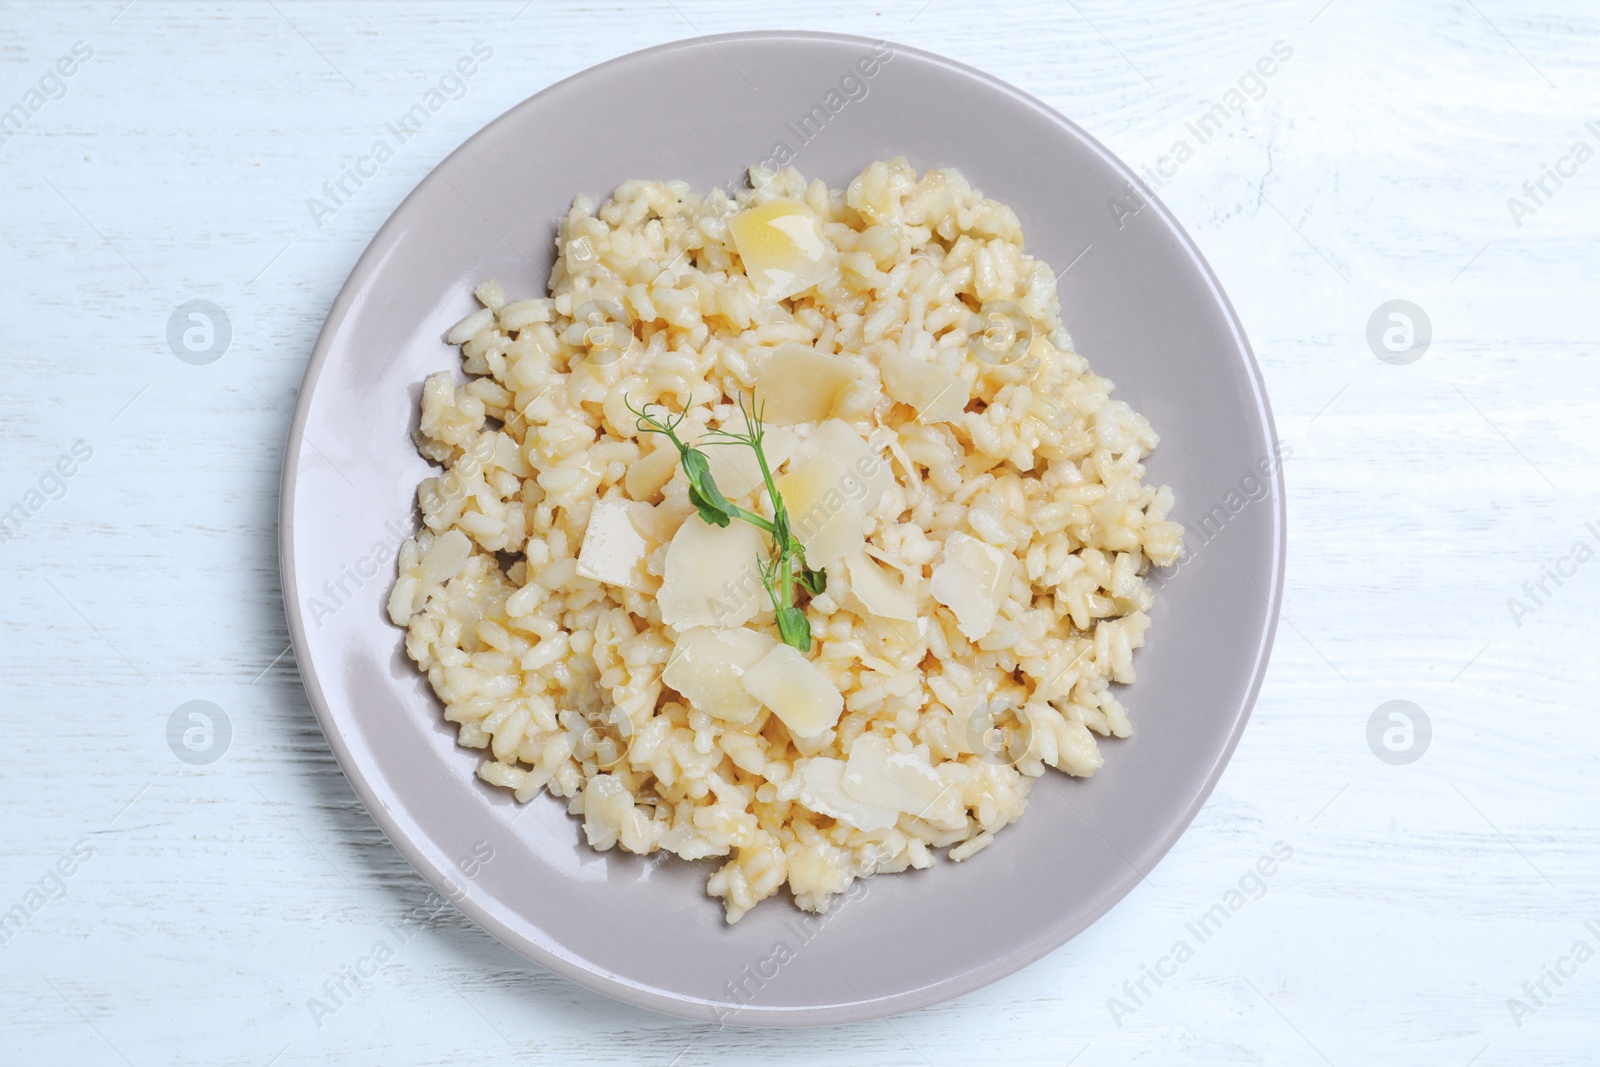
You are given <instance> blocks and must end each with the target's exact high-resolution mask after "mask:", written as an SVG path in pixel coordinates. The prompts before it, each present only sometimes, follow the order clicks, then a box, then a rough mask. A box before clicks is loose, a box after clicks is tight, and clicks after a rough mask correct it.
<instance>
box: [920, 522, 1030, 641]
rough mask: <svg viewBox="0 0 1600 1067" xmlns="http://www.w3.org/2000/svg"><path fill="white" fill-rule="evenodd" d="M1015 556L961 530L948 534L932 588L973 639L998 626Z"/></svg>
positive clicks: (981, 636) (930, 585) (969, 638)
mask: <svg viewBox="0 0 1600 1067" xmlns="http://www.w3.org/2000/svg"><path fill="white" fill-rule="evenodd" d="M1012 562H1013V561H1012V557H1011V556H1009V555H1007V554H1006V553H1004V552H1001V551H1000V550H999V549H998V548H995V547H994V546H993V545H988V544H985V543H983V542H982V541H980V540H978V539H977V538H976V537H973V536H971V535H970V534H964V533H961V532H960V531H957V532H955V533H952V534H951V535H950V536H949V537H947V538H945V542H944V558H943V559H942V560H941V561H940V563H939V565H938V566H937V567H935V568H934V569H933V577H932V579H931V580H930V581H929V582H928V591H929V592H930V593H932V594H933V599H935V600H937V601H938V602H939V603H941V604H943V605H944V606H945V607H947V608H949V609H950V610H951V611H952V612H954V613H955V616H956V626H957V627H958V628H959V629H960V630H961V632H962V634H963V635H965V636H966V638H967V640H969V641H978V640H981V639H982V638H983V637H984V636H985V635H986V634H988V632H989V631H990V630H992V629H994V621H995V618H996V617H997V616H998V614H999V612H1000V604H1001V602H1002V601H1004V600H1005V597H1006V586H1007V585H1009V584H1010V581H1011V565H1012Z"/></svg>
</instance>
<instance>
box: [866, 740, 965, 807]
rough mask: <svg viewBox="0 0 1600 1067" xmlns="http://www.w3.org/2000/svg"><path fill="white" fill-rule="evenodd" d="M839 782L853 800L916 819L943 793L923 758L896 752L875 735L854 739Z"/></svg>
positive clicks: (888, 743) (941, 783)
mask: <svg viewBox="0 0 1600 1067" xmlns="http://www.w3.org/2000/svg"><path fill="white" fill-rule="evenodd" d="M840 784H841V786H842V787H843V788H844V791H845V793H846V794H848V795H849V797H850V798H851V799H852V800H856V801H859V802H860V803H862V804H871V805H875V806H877V807H881V808H892V809H894V810H895V811H903V812H905V813H907V814H908V815H915V816H917V817H919V818H922V817H924V816H925V815H926V814H927V813H928V810H929V809H930V808H932V807H933V804H934V802H935V801H936V800H938V799H939V794H940V793H942V792H944V783H943V782H941V781H940V780H939V775H938V773H937V772H935V771H934V769H933V766H932V765H931V764H930V763H929V762H928V761H927V760H926V759H924V758H922V757H921V756H918V755H916V754H915V753H911V752H900V751H898V750H897V749H896V748H895V747H894V745H893V744H892V743H891V742H890V741H889V739H888V738H886V737H880V736H878V735H877V734H862V735H861V736H860V737H858V738H856V741H855V744H854V745H852V746H851V747H850V759H849V762H848V763H846V764H845V769H844V777H843V778H842V779H841V781H840Z"/></svg>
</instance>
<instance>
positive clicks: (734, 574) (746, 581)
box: [656, 514, 772, 631]
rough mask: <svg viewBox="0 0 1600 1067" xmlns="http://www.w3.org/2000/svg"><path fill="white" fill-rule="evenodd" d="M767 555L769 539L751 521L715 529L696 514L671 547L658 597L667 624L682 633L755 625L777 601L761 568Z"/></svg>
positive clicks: (681, 527) (687, 522)
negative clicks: (765, 583)
mask: <svg viewBox="0 0 1600 1067" xmlns="http://www.w3.org/2000/svg"><path fill="white" fill-rule="evenodd" d="M765 555H766V543H765V539H764V537H763V535H762V533H761V531H760V530H758V529H756V528H755V527H754V526H751V525H750V524H749V523H746V522H730V523H729V524H728V525H727V526H712V525H710V524H709V523H707V522H706V521H705V520H704V519H702V518H701V517H700V516H699V515H698V514H692V515H690V516H689V517H688V518H686V519H684V520H683V525H682V526H680V527H678V532H677V533H676V534H674V535H673V537H672V542H671V544H669V545H668V546H667V558H666V561H665V564H664V567H663V571H664V573H663V575H662V581H661V591H660V592H659V593H657V594H656V603H657V604H658V605H659V606H660V608H661V621H662V622H664V623H666V624H667V625H668V626H670V627H672V628H673V629H674V630H679V631H683V630H687V629H690V628H691V627H694V626H719V627H733V626H742V625H743V624H744V623H747V622H749V621H750V620H751V619H753V618H755V617H756V615H757V614H759V613H760V611H761V609H762V608H763V607H770V606H771V603H772V602H771V601H770V600H769V599H767V591H766V587H764V586H763V585H762V584H761V571H760V568H759V567H758V565H757V561H758V560H759V559H761V558H762V557H764V556H765Z"/></svg>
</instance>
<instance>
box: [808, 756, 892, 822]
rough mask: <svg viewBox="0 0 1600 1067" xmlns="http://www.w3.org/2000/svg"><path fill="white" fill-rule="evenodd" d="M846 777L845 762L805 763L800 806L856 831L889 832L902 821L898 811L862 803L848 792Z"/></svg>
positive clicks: (821, 759)
mask: <svg viewBox="0 0 1600 1067" xmlns="http://www.w3.org/2000/svg"><path fill="white" fill-rule="evenodd" d="M844 775H845V762H844V760H837V759H829V758H828V757H826V756H816V757H813V758H812V759H808V760H805V761H804V762H803V764H802V766H801V767H800V803H802V804H804V805H805V806H806V807H808V808H810V809H811V810H812V811H814V812H816V813H817V814H819V815H826V816H828V817H829V818H833V819H838V820H839V821H840V822H845V823H849V824H850V825H851V826H854V827H855V828H856V829H857V830H865V831H868V832H871V831H874V830H887V829H889V828H890V827H891V826H893V825H894V824H895V823H896V822H898V821H899V819H900V813H899V812H898V811H896V810H895V809H893V808H890V807H882V806H879V805H876V804H866V803H863V802H861V801H859V800H856V799H855V798H854V797H852V796H850V794H849V793H847V792H845V789H844V786H843V784H842V783H843V778H844Z"/></svg>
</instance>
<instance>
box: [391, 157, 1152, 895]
mask: <svg viewBox="0 0 1600 1067" xmlns="http://www.w3.org/2000/svg"><path fill="white" fill-rule="evenodd" d="M751 184H752V186H753V188H751V189H747V190H742V191H740V192H738V193H737V195H731V194H729V193H727V192H724V191H723V190H720V189H718V190H713V191H712V192H711V193H710V194H709V195H706V196H700V195H697V194H696V193H695V192H693V191H692V190H691V189H690V188H689V187H688V186H687V185H686V184H684V183H683V182H655V181H630V182H627V183H625V184H623V185H622V186H620V187H619V188H618V189H617V190H616V192H615V193H614V195H613V196H612V197H611V199H609V200H607V201H606V202H605V203H603V204H596V203H595V202H594V201H593V200H590V199H587V198H584V197H579V198H578V199H576V200H575V201H574V202H573V204H572V207H571V210H570V211H569V212H568V214H567V216H566V217H565V219H564V220H562V222H561V225H560V233H559V237H558V252H559V255H558V258H557V261H556V264H555V269H554V272H553V273H552V274H551V276H550V282H549V294H550V295H549V296H536V297H533V298H531V299H517V300H510V299H508V298H507V296H506V294H505V292H504V291H503V290H502V288H501V287H500V286H499V285H498V284H496V283H495V282H494V281H492V280H490V281H485V282H483V283H482V284H481V285H479V287H478V288H477V290H476V296H477V299H478V301H479V303H480V304H481V305H482V306H481V308H480V309H479V310H477V311H475V312H473V313H472V314H470V315H468V316H467V317H466V318H465V319H463V320H462V321H461V322H460V323H459V324H457V325H456V327H455V328H454V329H452V330H451V331H450V333H449V334H448V336H447V340H448V341H449V342H450V343H451V344H455V345H459V346H460V348H461V354H462V357H463V369H464V370H465V373H466V380H465V381H461V380H460V376H459V375H455V374H452V373H450V372H447V371H442V372H440V373H438V374H435V375H433V376H432V377H430V378H429V379H428V380H427V382H426V384H425V385H424V387H423V391H422V405H421V407H422V411H421V420H420V427H419V429H418V431H417V433H416V435H415V437H416V444H417V447H418V448H419V449H420V451H421V453H422V455H424V456H425V457H427V458H428V459H429V460H431V461H433V462H434V463H437V464H438V465H439V466H440V467H441V471H440V473H439V474H438V475H437V476H435V477H430V478H428V479H426V480H425V481H423V482H422V484H421V486H420V488H419V491H418V503H419V508H420V511H421V516H422V527H421V529H420V531H419V532H418V534H417V535H416V536H415V537H414V538H412V539H411V540H408V541H407V542H405V543H404V545H403V546H402V548H401V551H400V556H399V577H398V580H397V581H396V583H395V586H394V590H393V593H392V595H391V597H390V599H389V606H388V607H389V614H390V617H391V618H392V619H393V621H394V622H395V623H396V624H398V625H400V626H402V627H404V628H405V629H406V638H405V644H406V651H407V653H408V654H409V655H410V657H411V658H412V659H413V660H414V661H415V662H416V663H417V665H418V667H419V668H421V669H422V670H423V671H424V672H426V674H427V676H428V680H429V682H430V684H431V685H432V688H433V690H434V692H435V693H437V694H438V696H439V699H440V700H441V701H442V702H443V705H444V715H445V718H446V719H448V720H449V721H450V722H452V723H455V724H456V726H457V728H458V731H459V732H458V736H459V740H460V743H461V744H462V745H465V746H468V747H470V748H473V749H477V750H480V751H482V753H483V760H482V762H481V763H480V764H479V766H478V775H479V777H480V778H482V779H483V780H484V781H486V782H488V783H491V784H492V785H494V786H498V787H503V788H505V789H508V790H511V791H513V792H514V793H515V796H516V798H517V800H518V801H521V802H524V803H526V802H528V801H531V800H533V798H534V797H535V796H537V795H538V794H539V793H541V792H548V793H550V794H553V795H554V796H557V797H562V798H565V799H566V801H567V810H568V811H569V812H570V813H572V814H573V815H575V816H579V817H581V819H582V828H583V833H584V835H585V837H586V839H587V841H588V843H589V844H590V845H591V846H593V847H594V848H596V849H609V848H614V847H615V848H622V849H625V850H627V851H629V852H635V853H640V854H647V853H652V852H655V851H656V850H658V849H665V850H667V851H669V852H673V853H675V854H677V855H678V856H681V857H683V858H684V859H689V860H699V859H712V858H714V859H715V860H716V864H715V866H716V870H715V873H713V874H711V876H710V880H709V882H708V885H707V891H708V892H709V893H710V894H712V895H713V896H715V897H718V898H720V899H721V900H722V902H723V904H724V906H725V910H726V915H727V920H728V921H729V922H736V921H738V919H739V918H740V917H741V916H742V915H744V914H745V912H746V911H748V910H749V909H750V908H751V907H753V906H754V905H755V904H756V903H757V902H759V901H761V900H763V899H765V898H766V897H769V896H772V895H773V894H775V893H777V892H779V891H780V890H781V889H782V888H783V887H784V886H785V885H787V886H788V888H789V891H790V893H791V894H792V895H793V899H794V901H795V903H796V904H797V905H798V906H799V907H801V908H804V909H806V910H808V911H815V912H821V911H825V910H826V909H827V908H828V905H829V901H830V899H831V898H833V897H834V896H835V895H837V894H839V893H841V892H843V891H844V890H845V889H846V888H847V887H848V886H849V885H850V884H851V883H852V882H853V881H854V880H855V879H857V878H862V877H866V876H868V875H872V874H883V873H889V872H898V871H904V870H906V869H907V868H926V867H928V866H930V865H931V864H933V863H934V862H935V861H936V858H937V854H936V852H935V850H938V849H948V851H947V852H946V855H947V856H948V858H949V859H951V860H955V861H961V860H965V859H967V858H969V857H971V856H973V855H974V854H975V853H977V852H978V851H979V850H981V849H983V848H984V847H985V846H986V845H988V844H989V843H990V842H991V841H992V840H993V839H994V835H995V834H996V833H997V832H998V831H1000V830H1001V829H1002V828H1004V827H1005V826H1007V825H1008V824H1009V823H1011V822H1012V821H1013V820H1015V819H1017V818H1018V817H1019V816H1020V815H1021V814H1022V812H1023V808H1024V806H1025V805H1026V803H1027V799H1028V794H1029V791H1030V789H1031V787H1032V786H1033V783H1034V781H1035V780H1036V779H1037V778H1039V777H1040V776H1041V775H1043V774H1044V773H1045V772H1046V770H1047V768H1054V769H1055V770H1058V771H1061V772H1065V773H1067V774H1071V775H1090V774H1093V773H1094V772H1095V770H1096V769H1097V768H1098V767H1099V766H1100V765H1101V763H1102V759H1103V757H1102V754H1101V751H1100V748H1099V743H1098V738H1102V737H1126V736H1128V734H1129V732H1130V729H1131V727H1130V724H1129V721H1128V716H1127V714H1126V712H1125V710H1124V708H1123V706H1122V705H1121V704H1120V703H1119V702H1118V700H1117V698H1116V696H1115V695H1114V693H1113V691H1112V689H1111V685H1112V683H1126V682H1131V681H1133V678H1134V669H1133V652H1134V650H1135V649H1137V648H1139V647H1140V646H1141V645H1142V644H1143V643H1144V639H1145V631H1146V630H1147V628H1148V627H1149V621H1150V620H1149V617H1148V615H1147V614H1146V611H1147V609H1148V608H1149V607H1150V604H1151V600H1152V594H1151V592H1150V590H1149V589H1148V587H1147V586H1146V583H1145V581H1144V579H1143V577H1142V576H1143V575H1144V574H1145V573H1146V572H1147V570H1148V568H1149V567H1150V566H1151V565H1165V564H1170V563H1172V562H1174V561H1175V560H1176V559H1177V557H1178V555H1179V553H1180V551H1181V547H1182V545H1181V534H1182V527H1181V526H1179V525H1178V524H1177V523H1174V522H1171V521H1168V519H1167V515H1168V513H1169V511H1170V509H1171V508H1172V503H1173V501H1172V494H1171V492H1170V491H1169V490H1168V489H1166V488H1164V487H1157V486H1153V485H1149V484H1147V483H1146V482H1145V481H1144V466H1143V463H1142V461H1143V460H1144V458H1145V457H1146V456H1147V455H1148V454H1149V452H1150V450H1151V449H1152V448H1154V447H1155V444H1156V441H1157V438H1156V434H1155V432H1154V431H1153V430H1152V429H1151V427H1150V425H1149V424H1148V423H1147V422H1146V421H1145V419H1144V418H1143V417H1141V416H1140V415H1138V414H1137V413H1135V412H1134V411H1132V410H1131V409H1130V408H1129V407H1128V406H1127V405H1126V404H1124V403H1122V402H1120V401H1116V400H1113V399H1111V395H1110V394H1111V383H1110V382H1108V381H1106V380H1105V379H1104V378H1100V377H1098V376H1096V375H1095V374H1094V373H1092V372H1091V371H1090V369H1089V367H1088V365H1087V364H1086V363H1085V361H1084V359H1083V358H1082V357H1081V356H1080V355H1078V354H1077V353H1076V352H1074V351H1073V349H1072V344H1071V340H1070V338H1069V337H1068V335H1067V332H1066V330H1065V329H1064V328H1063V327H1062V324H1061V320H1060V307H1059V304H1058V301H1057V296H1056V275H1055V273H1054V272H1053V271H1052V269H1051V267H1050V266H1049V265H1047V264H1045V263H1043V262H1041V261H1039V260H1036V259H1034V258H1032V257H1030V256H1028V255H1027V254H1026V253H1024V252H1023V250H1022V231H1021V227H1020V224H1019V222H1018V219H1017V216H1016V214H1015V213H1014V212H1013V211H1012V210H1011V209H1010V208H1008V207H1006V206H1005V205H1004V204H1001V203H997V202H995V201H993V200H989V199H985V198H984V197H983V195H982V194H981V193H980V192H979V191H978V190H976V189H974V188H972V186H970V185H969V184H968V183H967V182H966V180H965V179H964V178H963V177H962V176H961V175H960V174H959V173H958V172H957V171H955V170H951V169H936V170H930V171H928V172H926V173H924V174H921V175H918V174H917V172H916V171H915V170H914V169H913V168H911V167H910V166H909V165H908V164H907V163H906V162H905V161H904V160H903V159H895V160H891V161H888V162H879V163H873V164H872V165H870V166H868V167H867V168H866V169H865V170H864V171H862V172H861V174H860V175H859V176H858V177H856V178H855V180H854V181H852V182H851V183H850V184H849V186H848V187H847V188H845V189H829V188H828V187H827V185H826V184H824V183H823V182H821V181H812V182H810V183H807V182H806V181H805V180H804V179H803V178H802V177H801V175H800V174H799V173H797V172H796V171H794V170H793V169H789V170H784V171H782V172H780V173H777V174H770V173H767V172H764V171H761V170H759V169H757V170H752V172H751ZM662 427H667V428H669V429H671V430H672V431H673V432H672V433H671V434H670V435H669V434H666V433H663V432H661V428H662ZM695 457H699V458H698V459H696V458H695ZM711 486H714V490H713V489H711V488H710V487H711ZM708 493H715V494H716V495H717V499H718V500H720V501H721V503H717V502H716V501H711V502H709V503H708ZM723 504H726V505H727V507H726V509H724V508H723ZM708 509H709V510H708ZM730 516H731V517H732V521H729V517H730ZM791 564H792V566H791ZM808 576H809V577H808ZM791 579H792V580H791ZM808 582H809V583H810V584H808Z"/></svg>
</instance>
